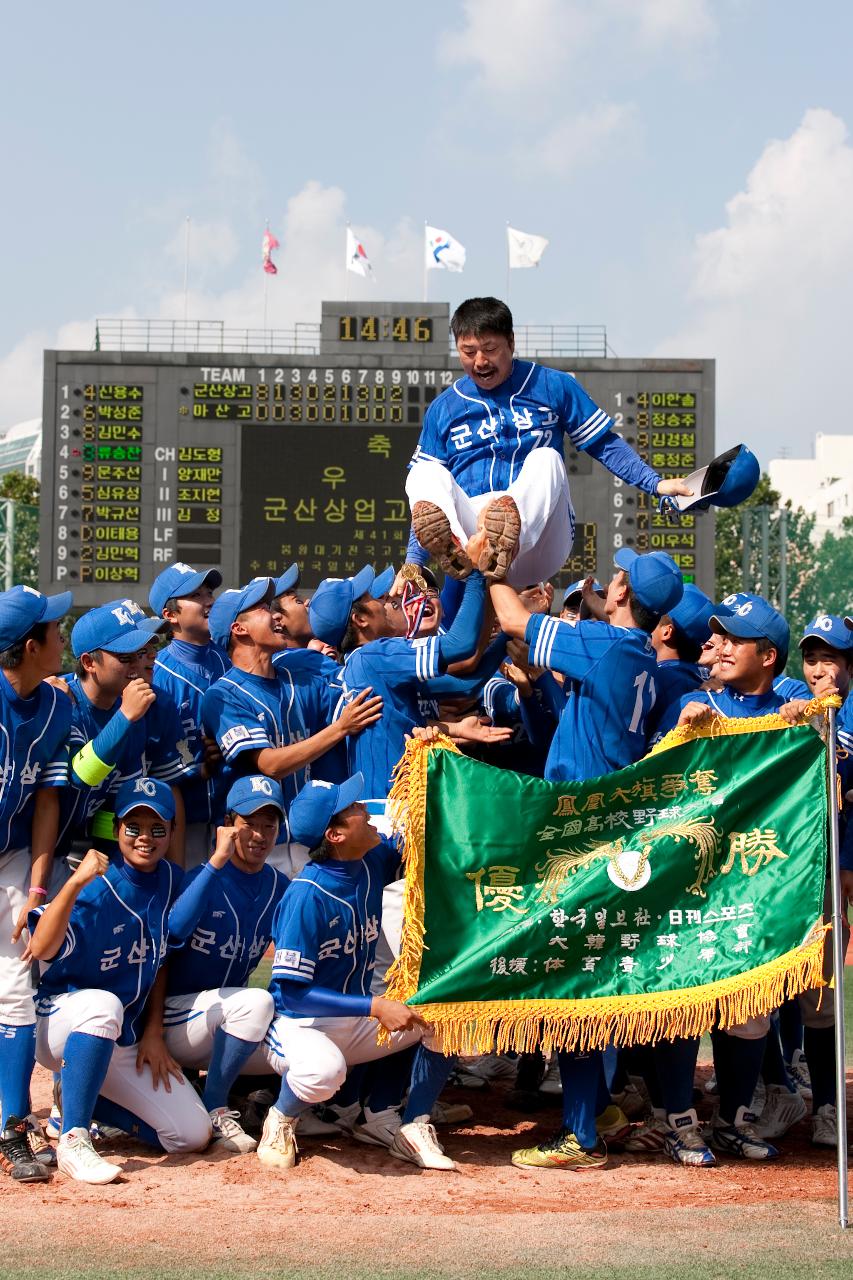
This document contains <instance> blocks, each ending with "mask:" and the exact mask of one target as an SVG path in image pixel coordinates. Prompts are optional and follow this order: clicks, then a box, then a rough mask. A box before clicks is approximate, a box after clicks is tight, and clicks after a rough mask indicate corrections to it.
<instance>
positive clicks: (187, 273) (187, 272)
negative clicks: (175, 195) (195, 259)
mask: <svg viewBox="0 0 853 1280" xmlns="http://www.w3.org/2000/svg"><path fill="white" fill-rule="evenodd" d="M189 283H190V215H189V214H187V217H186V225H185V227H184V328H186V323H187V305H188V304H187V294H188V292H189ZM184 337H186V333H185V334H184Z"/></svg>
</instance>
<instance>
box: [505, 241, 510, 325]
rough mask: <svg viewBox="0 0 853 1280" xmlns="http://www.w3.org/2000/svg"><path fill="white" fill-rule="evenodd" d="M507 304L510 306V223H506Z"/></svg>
mask: <svg viewBox="0 0 853 1280" xmlns="http://www.w3.org/2000/svg"><path fill="white" fill-rule="evenodd" d="M506 227H507V231H506V305H507V306H509V271H510V267H509V223H507V224H506Z"/></svg>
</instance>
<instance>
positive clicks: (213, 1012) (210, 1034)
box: [149, 774, 290, 1152]
mask: <svg viewBox="0 0 853 1280" xmlns="http://www.w3.org/2000/svg"><path fill="white" fill-rule="evenodd" d="M226 806H227V812H226V815H225V821H226V823H227V824H228V825H226V826H224V827H220V828H219V830H218V832H217V836H216V848H215V849H214V851H213V853H212V854H211V855H210V858H209V860H208V861H207V862H205V863H204V864H203V866H201V867H198V868H197V869H196V870H195V871H192V872H190V874H189V876H188V877H187V881H186V887H185V889H184V891H183V892H182V893H181V897H180V899H179V901H178V902H177V903H176V904H175V907H174V909H173V910H172V914H171V915H170V917H169V941H170V944H171V945H173V946H174V945H178V946H179V948H180V949H179V950H177V951H175V952H173V953H172V954H171V956H170V958H169V964H168V976H167V988H166V990H167V996H166V1008H165V1015H164V1018H163V1029H164V1035H165V1041H166V1048H167V1050H168V1052H169V1053H170V1054H171V1056H172V1057H173V1058H174V1059H175V1060H176V1061H177V1062H179V1063H180V1065H181V1066H182V1067H206V1068H207V1079H206V1082H205V1087H204V1094H203V1095H202V1101H203V1103H204V1106H205V1108H206V1110H207V1112H208V1115H209V1116H210V1122H211V1124H212V1126H213V1140H214V1145H215V1146H217V1147H219V1148H220V1149H222V1150H225V1151H238V1152H247V1151H254V1149H255V1147H256V1146H257V1143H256V1142H255V1139H254V1138H252V1137H250V1136H249V1134H247V1133H246V1132H244V1130H243V1129H242V1127H241V1126H240V1124H239V1123H238V1115H237V1112H235V1111H230V1110H229V1109H228V1094H229V1091H230V1089H231V1087H232V1085H233V1084H234V1081H235V1080H236V1079H237V1076H238V1075H239V1074H240V1071H241V1069H242V1067H243V1066H244V1065H245V1063H246V1062H247V1061H248V1059H249V1058H250V1057H251V1055H252V1053H253V1052H254V1051H255V1050H256V1049H257V1047H258V1045H259V1044H260V1042H261V1041H262V1040H263V1038H264V1035H265V1034H266V1031H267V1028H268V1027H269V1025H270V1023H271V1022H272V1018H273V999H272V996H271V995H270V993H269V991H264V990H262V989H259V988H252V989H250V988H248V987H247V986H246V983H247V982H248V981H249V977H250V975H251V973H252V972H253V970H254V969H255V968H256V967H257V965H258V962H259V961H260V960H261V958H262V957H263V955H264V953H265V951H266V949H267V947H268V946H269V944H270V942H271V940H272V922H273V916H274V914H275V910H276V907H277V906H278V904H279V902H280V901H281V899H282V897H283V896H284V891H285V889H286V888H287V886H288V884H289V883H290V881H289V880H288V879H287V876H285V875H284V874H283V872H281V871H277V870H276V869H275V868H274V867H271V866H268V865H267V863H266V858H267V855H268V854H269V853H270V852H271V851H272V849H273V848H274V847H275V842H276V840H277V839H278V834H279V829H280V827H281V823H282V822H283V820H284V796H283V794H282V790H281V785H280V784H279V783H278V782H276V781H275V779H274V778H266V777H264V776H263V775H262V774H261V775H258V774H254V775H249V776H247V777H245V778H238V779H237V781H236V782H235V783H234V784H233V786H232V787H231V790H230V791H229V792H228V796H227V799H226ZM149 1030H150V1028H149Z"/></svg>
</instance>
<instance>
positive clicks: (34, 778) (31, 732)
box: [0, 671, 71, 854]
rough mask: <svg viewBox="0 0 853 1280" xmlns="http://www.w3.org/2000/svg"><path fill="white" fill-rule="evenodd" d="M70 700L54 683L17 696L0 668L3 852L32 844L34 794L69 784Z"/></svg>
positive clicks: (0, 838) (0, 836) (0, 825)
mask: <svg viewBox="0 0 853 1280" xmlns="http://www.w3.org/2000/svg"><path fill="white" fill-rule="evenodd" d="M70 727H71V703H70V702H69V701H68V699H67V697H66V696H65V694H64V693H61V692H60V691H59V690H58V689H54V687H53V686H52V685H49V684H44V683H42V684H40V685H39V686H38V687H37V688H36V689H35V691H34V692H33V693H31V694H30V696H29V697H28V698H19V697H18V695H17V693H16V692H15V690H14V689H13V688H12V685H11V684H10V683H9V681H8V680H7V679H6V676H5V674H4V673H3V672H2V671H0V779H2V786H0V854H4V853H7V852H8V850H10V849H23V848H29V846H30V840H31V832H32V825H33V803H34V798H35V793H36V791H37V790H39V789H40V788H41V787H63V788H65V787H67V785H68V759H69V753H68V732H69V729H70Z"/></svg>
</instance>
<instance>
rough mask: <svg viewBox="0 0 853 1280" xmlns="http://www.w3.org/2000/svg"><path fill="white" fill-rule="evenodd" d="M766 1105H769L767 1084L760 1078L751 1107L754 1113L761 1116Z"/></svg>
mask: <svg viewBox="0 0 853 1280" xmlns="http://www.w3.org/2000/svg"><path fill="white" fill-rule="evenodd" d="M766 1106H767V1085H766V1084H765V1083H764V1081H763V1080H761V1079H759V1081H758V1084H757V1085H756V1086H755V1093H754V1094H753V1095H752V1100H751V1101H750V1104H749V1109H750V1111H751V1112H752V1113H753V1115H756V1116H760V1115H761V1114H762V1112H763V1111H764V1108H765V1107H766Z"/></svg>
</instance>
